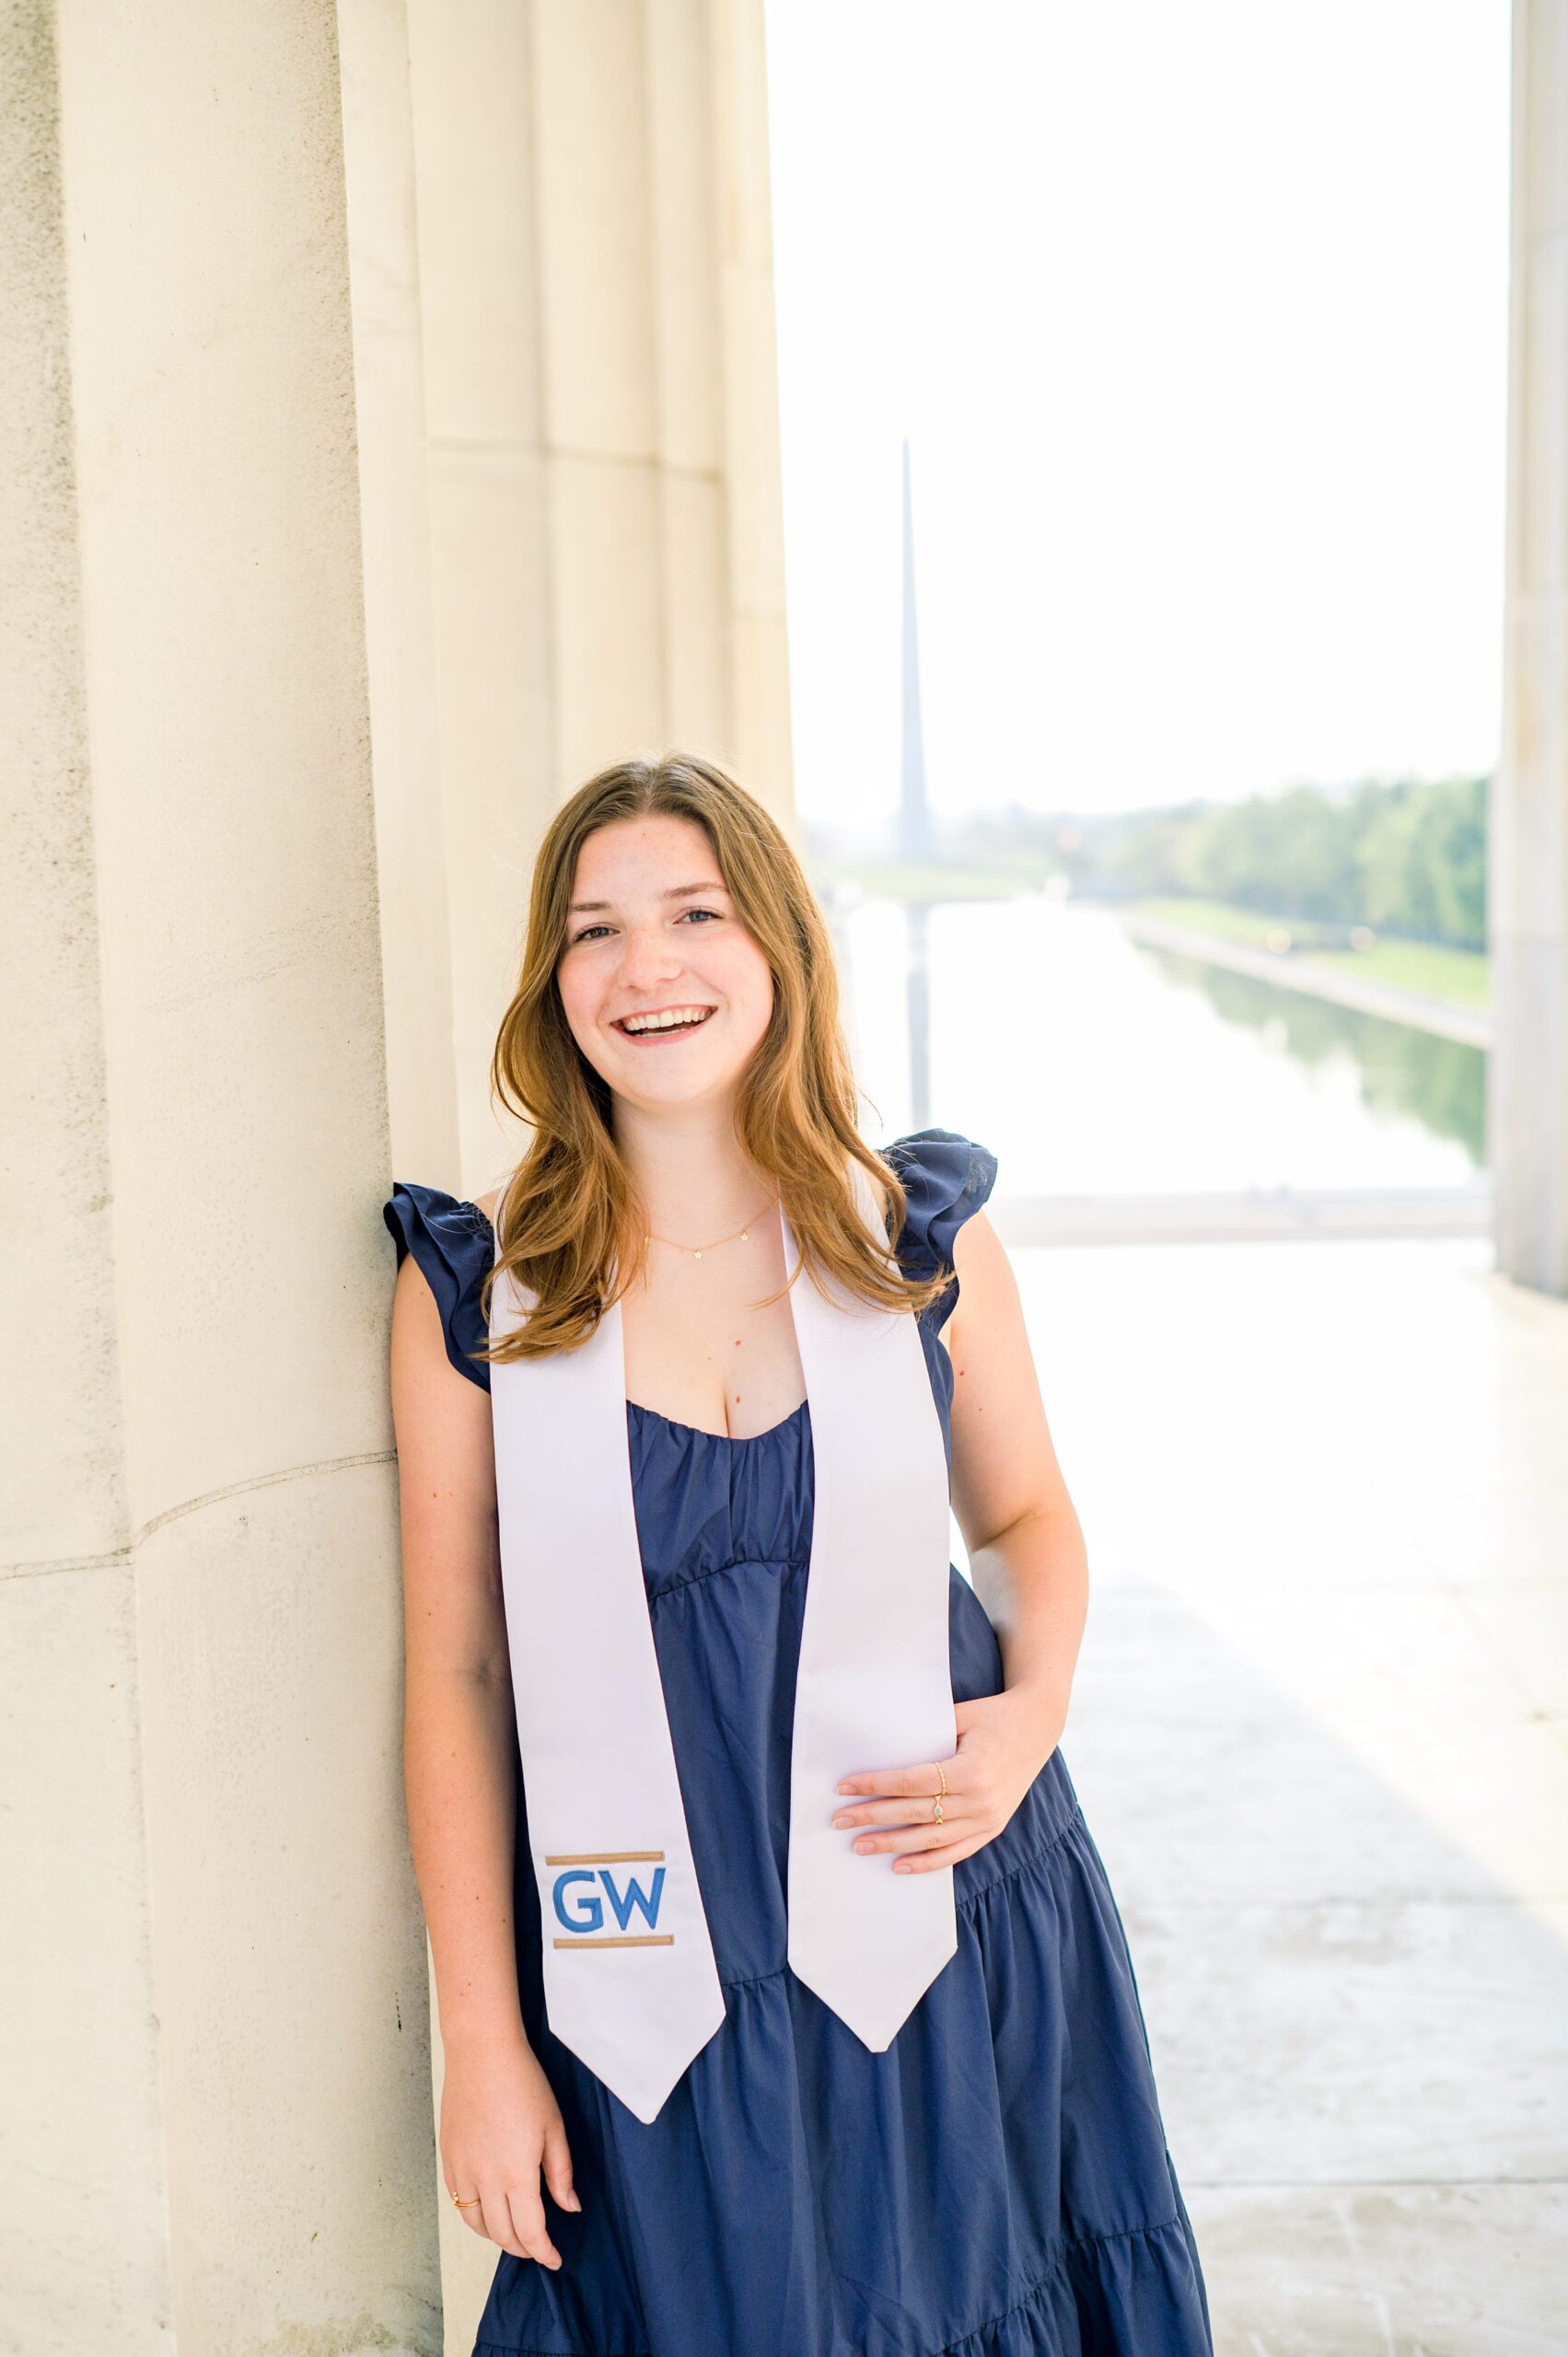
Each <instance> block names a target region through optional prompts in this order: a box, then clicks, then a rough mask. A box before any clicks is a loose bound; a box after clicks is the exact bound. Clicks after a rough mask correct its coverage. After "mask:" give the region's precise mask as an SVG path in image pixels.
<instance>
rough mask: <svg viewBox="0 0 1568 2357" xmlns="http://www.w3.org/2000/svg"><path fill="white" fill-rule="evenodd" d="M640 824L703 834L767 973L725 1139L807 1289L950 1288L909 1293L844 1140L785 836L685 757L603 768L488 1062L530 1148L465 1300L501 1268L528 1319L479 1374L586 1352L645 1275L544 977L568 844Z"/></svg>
mask: <svg viewBox="0 0 1568 2357" xmlns="http://www.w3.org/2000/svg"><path fill="white" fill-rule="evenodd" d="M651 814H661V815H666V814H667V815H668V816H670V817H672V818H678V819H695V820H696V821H697V823H698V825H699V826H700V827H702V828H703V830H705V832H706V834H707V837H708V840H709V842H711V843H712V845H713V848H714V858H715V859H716V860H717V862H718V866H719V873H720V875H721V876H722V877H723V878H724V881H725V884H726V887H727V888H728V889H729V891H730V893H731V895H732V896H733V898H734V900H735V904H736V907H737V909H738V912H739V915H740V919H741V922H742V923H744V924H745V925H746V927H747V929H748V931H749V933H750V935H751V936H752V938H753V939H754V940H755V941H756V942H757V944H758V945H759V946H760V947H761V950H762V952H763V954H764V955H765V957H766V958H767V960H768V964H769V967H770V968H771V970H772V978H773V1012H772V1021H771V1022H770V1023H769V1026H768V1028H767V1031H766V1032H765V1034H764V1035H763V1037H762V1039H761V1040H760V1041H759V1043H758V1045H757V1048H756V1050H755V1052H754V1053H753V1055H752V1057H751V1061H750V1062H749V1064H748V1065H747V1067H746V1070H745V1072H744V1073H743V1074H742V1075H741V1077H740V1082H739V1085H738V1088H737V1091H736V1104H735V1126H736V1132H737V1134H738V1139H739V1142H740V1144H741V1145H742V1146H743V1147H744V1148H745V1150H746V1152H747V1153H748V1154H749V1155H750V1157H751V1159H752V1161H753V1162H755V1163H756V1164H757V1166H758V1167H759V1168H760V1169H762V1170H764V1171H766V1172H767V1173H768V1175H769V1177H770V1178H771V1179H772V1180H773V1182H774V1185H775V1187H776V1190H777V1192H778V1194H779V1197H780V1199H781V1201H782V1202H783V1204H784V1212H785V1214H786V1216H787V1217H788V1220H789V1224H790V1229H791V1232H792V1234H793V1235H794V1237H795V1238H796V1243H797V1245H798V1248H799V1251H800V1258H801V1262H802V1265H803V1267H804V1268H805V1269H806V1270H807V1271H808V1272H810V1273H811V1274H812V1275H813V1276H815V1275H817V1274H818V1272H819V1271H826V1272H829V1273H830V1275H831V1276H832V1277H833V1278H835V1279H837V1280H838V1282H839V1283H842V1285H843V1286H844V1287H845V1288H846V1289H847V1290H848V1291H849V1292H850V1293H851V1294H852V1295H856V1296H858V1297H860V1298H861V1299H863V1300H865V1301H867V1302H870V1303H874V1304H876V1305H877V1306H879V1307H882V1308H885V1309H900V1308H901V1309H911V1310H915V1311H919V1310H922V1309H924V1308H926V1307H928V1306H929V1305H930V1304H931V1303H932V1302H934V1301H935V1299H936V1298H937V1296H938V1295H940V1294H941V1293H942V1292H943V1291H944V1290H945V1288H946V1286H947V1283H949V1281H950V1276H951V1271H949V1270H947V1269H944V1270H942V1271H939V1272H938V1273H937V1274H936V1275H935V1276H933V1277H929V1278H922V1279H914V1278H907V1277H905V1276H904V1274H903V1273H902V1271H901V1270H900V1267H899V1264H898V1261H897V1259H896V1257H895V1255H894V1251H893V1247H895V1246H896V1244H897V1242H898V1238H899V1237H900V1234H901V1232H902V1229H903V1225H904V1220H905V1217H906V1215H907V1212H908V1200H907V1198H906V1196H905V1193H904V1190H903V1186H902V1184H901V1182H900V1179H899V1178H898V1175H897V1172H896V1170H895V1168H894V1167H893V1166H892V1165H891V1164H890V1163H889V1162H887V1161H885V1160H884V1159H883V1158H882V1156H881V1155H877V1153H875V1152H874V1151H873V1149H872V1148H870V1147H869V1146H866V1145H865V1144H863V1143H862V1141H861V1139H860V1136H859V1134H858V1132H857V1130H856V1101H857V1100H856V1090H855V1085H854V1073H853V1071H852V1069H851V1065H850V1060H849V1054H848V1051H847V1049H846V1047H845V1044H844V1039H843V1033H842V1028H841V1024H840V1018H839V982H838V971H837V968H836V966H835V964H834V959H833V950H832V943H831V940H830V935H829V933H828V928H827V925H826V923H824V921H823V917H822V911H821V910H820V908H819V905H818V902H817V900H816V898H815V896H814V895H813V893H812V891H811V888H810V886H809V885H808V884H807V880H806V877H805V874H804V872H803V871H802V868H801V865H800V863H799V861H798V860H797V859H796V855H795V852H794V849H793V848H792V846H791V844H790V842H789V839H788V837H787V836H786V835H785V834H784V830H783V829H782V828H781V827H780V826H779V824H778V822H777V821H776V820H775V819H773V818H772V816H771V814H770V813H769V812H768V811H767V810H766V809H764V808H763V807H762V805H761V803H760V802H758V801H757V800H755V798H754V797H753V796H752V795H749V794H748V793H747V792H746V791H745V789H744V788H743V787H741V786H739V785H738V784H736V783H735V781H734V780H733V779H732V778H729V777H726V775H725V773H724V772H723V771H722V770H719V769H715V768H714V765H713V764H712V762H709V761H700V760H699V759H697V757H696V756H695V755H693V754H690V753H684V754H673V753H672V754H669V755H668V756H666V758H664V759H663V760H661V761H618V762H617V763H616V764H615V765H614V766H613V767H612V768H610V769H607V770H601V771H600V772H598V775H597V776H596V777H591V778H589V779H588V781H587V784H585V785H581V786H579V787H578V788H577V790H576V792H575V794H574V795H572V797H571V799H570V800H569V801H567V802H565V803H563V805H562V807H561V808H560V809H559V810H558V811H557V812H556V813H555V815H554V817H553V818H552V820H551V822H550V825H549V827H548V828H547V829H546V830H545V834H544V839H543V841H542V842H541V843H540V848H539V854H538V857H537V859H536V860H535V863H534V871H533V881H532V886H531V889H530V892H529V898H528V931H527V934H526V936H525V939H524V945H523V956H522V970H521V972H520V974H519V977H518V981H517V989H516V991H515V992H514V993H513V995H512V1000H511V1004H509V1005H508V1007H507V1009H506V1012H505V1016H504V1017H503V1018H502V1023H501V1028H500V1031H499V1033H498V1035H497V1037H496V1041H495V1052H494V1056H493V1058H492V1060H491V1067H490V1083H491V1096H492V1100H493V1102H494V1101H499V1102H500V1103H502V1104H504V1105H505V1107H506V1108H507V1109H508V1110H510V1111H512V1112H514V1113H517V1114H518V1115H520V1116H521V1117H522V1119H523V1120H527V1121H528V1122H529V1123H530V1124H531V1126H532V1136H531V1138H530V1141H529V1144H528V1150H527V1152H526V1153H525V1154H524V1155H523V1158H522V1160H521V1161H520V1162H519V1163H518V1164H517V1167H516V1169H515V1170H514V1171H513V1172H512V1173H511V1175H510V1177H509V1178H508V1179H507V1180H506V1181H505V1185H504V1186H503V1188H502V1189H501V1190H500V1193H499V1195H498V1198H497V1210H498V1212H499V1213H500V1222H499V1225H498V1226H497V1228H496V1237H495V1241H496V1265H495V1267H494V1268H493V1269H491V1270H490V1271H487V1272H486V1275H485V1278H484V1282H483V1285H482V1292H481V1300H482V1306H483V1309H484V1313H485V1316H486V1318H488V1317H489V1314H490V1297H491V1293H492V1290H493V1287H494V1282H495V1276H496V1274H497V1271H498V1270H499V1269H501V1268H503V1267H504V1268H506V1269H509V1270H511V1271H514V1272H515V1276H516V1280H517V1283H519V1284H520V1285H522V1286H523V1287H525V1288H526V1289H527V1291H528V1293H529V1294H531V1295H533V1296H534V1300H535V1306H534V1307H533V1308H532V1309H531V1310H530V1312H529V1314H528V1316H527V1318H525V1319H524V1320H523V1322H522V1324H521V1325H520V1326H518V1328H517V1329H516V1330H515V1331H514V1332H513V1333H511V1334H509V1335H507V1336H505V1337H504V1338H503V1339H501V1340H499V1341H496V1342H495V1343H494V1344H493V1345H491V1344H487V1345H486V1347H485V1348H484V1349H483V1350H482V1351H479V1352H476V1353H474V1355H475V1356H476V1357H478V1358H482V1359H483V1360H485V1361H486V1362H488V1363H498V1362H506V1361H511V1360H513V1359H519V1358H532V1357H537V1356H539V1355H540V1354H542V1353H545V1352H549V1351H559V1350H570V1349H572V1348H573V1347H574V1346H575V1345H576V1344H577V1343H579V1342H583V1341H587V1338H588V1336H589V1335H590V1334H591V1333H592V1332H593V1329H594V1328H595V1327H596V1326H597V1324H598V1320H599V1318H601V1317H602V1316H603V1314H604V1310H605V1307H606V1306H607V1305H608V1303H609V1302H610V1300H611V1299H613V1298H617V1297H618V1296H619V1294H620V1293H622V1292H624V1291H625V1289H626V1287H627V1286H628V1285H629V1284H631V1283H633V1280H634V1279H635V1278H636V1276H637V1275H638V1274H639V1273H640V1272H641V1270H642V1268H643V1266H644V1263H645V1258H646V1252H647V1246H646V1243H645V1240H644V1239H645V1230H646V1220H645V1215H644V1213H643V1210H642V1207H641V1205H640V1203H639V1201H638V1198H637V1190H636V1188H635V1184H634V1182H633V1177H632V1173H631V1171H630V1170H629V1169H628V1167H627V1166H626V1163H625V1161H624V1160H623V1158H622V1156H621V1153H620V1151H619V1149H618V1147H617V1145H616V1142H615V1133H614V1130H613V1127H612V1125H611V1120H610V1105H611V1092H610V1088H609V1087H608V1086H607V1085H606V1083H605V1081H604V1080H603V1079H602V1077H601V1076H600V1074H598V1073H597V1072H596V1071H595V1070H594V1068H593V1066H592V1065H591V1064H590V1063H589V1062H587V1058H586V1057H585V1056H584V1055H583V1053H582V1051H581V1050H580V1049H579V1048H578V1046H577V1043H576V1040H575V1039H574V1038H573V1036H572V1031H571V1028H570V1026H569V1025H568V1023H567V1020H566V1014H565V1009H564V1008H563V1005H562V1003H561V993H560V990H559V988H558V986H557V983H556V968H557V966H558V965H559V963H560V959H561V956H562V952H563V948H564V946H565V942H566V934H567V906H568V903H569V901H570V900H571V897H572V888H573V882H574V878H575V874H576V866H577V854H578V853H579V852H580V850H581V849H582V846H583V844H584V843H585V842H587V838H588V836H589V835H591V834H592V833H594V831H595V830H596V829H598V828H599V827H604V826H608V825H609V824H610V821H611V820H612V819H634V818H643V817H645V816H648V815H651ZM852 1160H853V1161H854V1162H857V1163H859V1165H860V1167H861V1168H862V1169H863V1170H865V1172H866V1174H867V1176H868V1177H869V1178H870V1179H871V1181H872V1183H873V1186H874V1187H875V1188H876V1189H877V1190H879V1194H880V1199H881V1201H882V1203H883V1213H884V1226H885V1228H886V1230H887V1234H888V1238H889V1241H888V1245H887V1246H886V1247H884V1246H882V1245H879V1244H878V1242H877V1238H876V1237H875V1236H874V1235H873V1233H872V1231H871V1229H870V1227H869V1226H868V1225H867V1224H866V1222H865V1219H864V1218H863V1217H862V1215H861V1213H860V1211H859V1209H858V1207H857V1205H856V1203H855V1200H854V1193H853V1191H852V1186H851V1179H850V1174H849V1164H850V1162H851V1161H852ZM617 1270H619V1271H620V1272H621V1282H620V1283H619V1285H618V1286H616V1288H615V1292H614V1293H612V1292H611V1287H612V1285H615V1277H616V1271H617ZM791 1274H792V1278H793V1275H794V1272H793V1271H792V1272H791ZM786 1283H787V1281H786ZM781 1290H783V1289H782V1288H781ZM766 1298H767V1299H768V1300H770V1301H776V1300H777V1299H778V1298H779V1295H778V1294H770V1295H767V1296H766ZM759 1306H761V1305H759Z"/></svg>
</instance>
